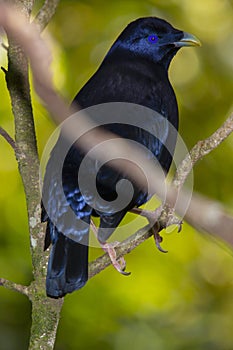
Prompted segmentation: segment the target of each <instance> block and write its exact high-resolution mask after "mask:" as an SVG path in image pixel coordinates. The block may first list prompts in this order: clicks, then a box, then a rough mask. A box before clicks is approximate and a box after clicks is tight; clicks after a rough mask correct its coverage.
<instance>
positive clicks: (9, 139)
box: [0, 126, 17, 151]
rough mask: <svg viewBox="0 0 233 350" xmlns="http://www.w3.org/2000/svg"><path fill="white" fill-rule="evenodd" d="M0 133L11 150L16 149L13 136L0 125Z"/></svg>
mask: <svg viewBox="0 0 233 350" xmlns="http://www.w3.org/2000/svg"><path fill="white" fill-rule="evenodd" d="M0 135H1V136H2V137H3V138H4V139H5V140H6V141H7V142H8V143H9V145H10V146H11V147H12V148H13V150H14V151H16V149H17V145H16V142H15V140H13V138H12V137H11V136H10V135H9V134H8V132H7V131H6V130H4V129H3V128H2V127H1V126H0Z"/></svg>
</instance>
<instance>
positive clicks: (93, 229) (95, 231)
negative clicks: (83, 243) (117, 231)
mask: <svg viewBox="0 0 233 350" xmlns="http://www.w3.org/2000/svg"><path fill="white" fill-rule="evenodd" d="M90 226H91V229H92V231H93V233H94V235H95V237H96V238H97V236H98V228H97V227H96V226H95V224H94V221H93V220H92V219H91V223H90ZM97 239H98V238H97Z"/></svg>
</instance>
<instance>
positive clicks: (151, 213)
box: [130, 207, 162, 222]
mask: <svg viewBox="0 0 233 350" xmlns="http://www.w3.org/2000/svg"><path fill="white" fill-rule="evenodd" d="M130 212H131V213H133V214H137V215H141V216H144V217H145V218H147V220H148V221H149V222H156V221H157V220H158V218H159V216H160V214H161V212H162V208H161V207H158V208H157V209H155V210H145V209H140V208H133V209H131V210H130Z"/></svg>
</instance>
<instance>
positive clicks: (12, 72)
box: [0, 0, 63, 350]
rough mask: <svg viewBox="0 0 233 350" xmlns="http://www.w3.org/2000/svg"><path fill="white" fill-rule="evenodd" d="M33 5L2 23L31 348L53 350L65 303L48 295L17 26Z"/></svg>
mask: <svg viewBox="0 0 233 350" xmlns="http://www.w3.org/2000/svg"><path fill="white" fill-rule="evenodd" d="M33 3H34V1H33V0H20V1H15V4H16V5H17V11H18V12H15V9H12V8H9V7H8V6H5V5H3V4H1V10H0V22H1V24H2V25H3V27H4V29H5V30H6V33H7V36H8V42H9V48H8V70H7V72H6V82H7V88H8V90H9V94H10V98H11V105H12V112H13V115H14V123H15V154H16V159H17V162H18V167H19V172H20V175H21V178H22V182H23V187H24V191H25V196H26V203H27V214H28V222H29V232H30V249H31V257H32V266H33V271H32V273H33V277H34V281H33V282H32V283H31V285H30V286H29V287H28V288H27V296H28V297H29V299H30V300H31V302H32V326H31V337H30V345H29V348H30V350H38V349H42V350H52V349H53V348H54V343H55V339H56V331H57V326H58V322H59V318H60V311H61V307H62V304H63V300H53V299H49V298H47V297H46V294H45V275H46V264H47V256H46V254H44V252H43V241H44V231H45V230H44V229H45V225H44V224H41V220H40V216H41V208H40V202H41V195H40V187H39V158H38V152H37V142H36V134H35V126H34V119H33V111H32V104H31V96H30V85H29V78H28V59H27V57H26V55H25V53H24V51H23V49H22V48H21V46H20V45H19V44H18V41H17V39H18V35H20V34H19V33H20V31H21V32H22V33H23V34H25V35H26V33H27V31H26V30H25V31H24V28H23V27H22V25H21V26H20V22H19V23H18V28H17V24H16V23H17V13H18V14H19V12H20V13H22V14H23V15H24V17H25V19H27V20H29V16H30V13H31V10H32V6H33ZM18 5H20V7H18ZM22 33H21V34H22ZM25 40H26V38H25Z"/></svg>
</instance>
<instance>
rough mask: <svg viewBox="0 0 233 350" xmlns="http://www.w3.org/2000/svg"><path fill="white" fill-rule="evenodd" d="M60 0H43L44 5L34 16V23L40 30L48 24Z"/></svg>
mask: <svg viewBox="0 0 233 350" xmlns="http://www.w3.org/2000/svg"><path fill="white" fill-rule="evenodd" d="M59 2H60V0H45V2H44V5H43V6H42V7H41V9H40V11H39V12H38V14H37V15H36V17H35V20H34V21H35V23H37V24H38V25H39V27H40V31H43V29H44V28H45V27H46V26H47V25H48V24H49V22H50V20H51V18H52V17H53V15H54V14H55V12H56V9H57V6H58V4H59Z"/></svg>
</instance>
